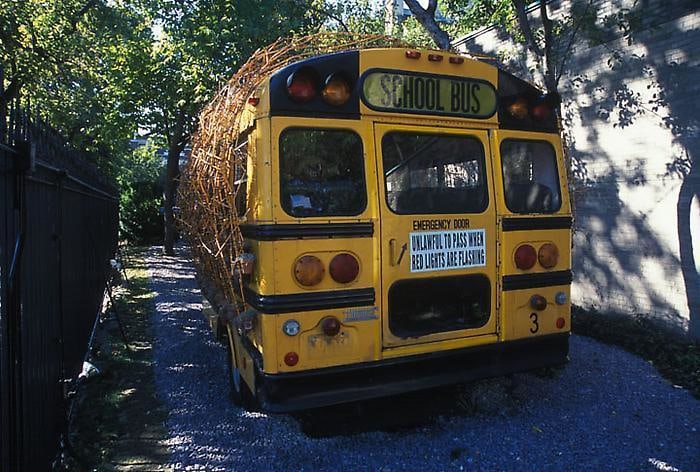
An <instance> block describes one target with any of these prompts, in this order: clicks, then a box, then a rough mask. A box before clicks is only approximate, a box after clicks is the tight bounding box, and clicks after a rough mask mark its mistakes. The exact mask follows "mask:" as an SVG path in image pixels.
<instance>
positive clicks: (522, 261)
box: [514, 244, 537, 270]
mask: <svg viewBox="0 0 700 472" xmlns="http://www.w3.org/2000/svg"><path fill="white" fill-rule="evenodd" d="M514 259H515V267H517V268H518V269H520V270H528V269H532V266H534V265H535V262H536V261H537V251H535V248H534V247H532V246H530V245H529V244H523V245H522V246H520V247H518V249H516V250H515V257H514Z"/></svg>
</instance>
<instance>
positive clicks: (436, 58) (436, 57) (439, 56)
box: [428, 54, 442, 62]
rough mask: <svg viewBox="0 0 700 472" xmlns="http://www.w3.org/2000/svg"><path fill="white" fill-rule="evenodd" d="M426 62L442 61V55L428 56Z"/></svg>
mask: <svg viewBox="0 0 700 472" xmlns="http://www.w3.org/2000/svg"><path fill="white" fill-rule="evenodd" d="M428 60H429V61H432V62H440V61H442V54H428Z"/></svg>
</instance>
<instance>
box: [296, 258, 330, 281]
mask: <svg viewBox="0 0 700 472" xmlns="http://www.w3.org/2000/svg"><path fill="white" fill-rule="evenodd" d="M325 272H326V269H325V268H324V267H323V262H321V259H319V258H318V257H316V256H302V257H300V258H299V259H297V261H296V262H295V263H294V277H295V278H296V279H297V282H299V283H300V284H301V285H303V286H304V287H311V286H312V285H316V284H317V283H319V282H320V281H321V279H323V274H325Z"/></svg>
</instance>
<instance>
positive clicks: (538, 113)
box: [532, 103, 553, 121]
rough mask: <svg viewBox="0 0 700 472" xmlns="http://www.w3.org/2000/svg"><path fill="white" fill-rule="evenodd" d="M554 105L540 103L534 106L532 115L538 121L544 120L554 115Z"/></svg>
mask: <svg viewBox="0 0 700 472" xmlns="http://www.w3.org/2000/svg"><path fill="white" fill-rule="evenodd" d="M552 111H553V110H552V107H551V105H549V104H547V103H538V104H537V105H535V106H534V107H533V108H532V117H533V118H534V119H536V120H538V121H543V120H546V119H547V118H549V117H550V116H552Z"/></svg>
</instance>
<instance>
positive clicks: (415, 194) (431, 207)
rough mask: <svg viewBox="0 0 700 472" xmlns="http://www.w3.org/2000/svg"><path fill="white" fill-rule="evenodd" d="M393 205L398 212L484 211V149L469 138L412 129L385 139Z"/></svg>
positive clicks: (389, 197)
mask: <svg viewBox="0 0 700 472" xmlns="http://www.w3.org/2000/svg"><path fill="white" fill-rule="evenodd" d="M382 158H383V163H384V178H385V182H386V195H387V203H388V205H389V208H391V210H392V211H394V212H395V213H398V214H404V215H405V214H409V215H410V214H434V213H481V212H483V211H484V210H485V209H486V207H487V206H488V187H487V184H486V173H485V171H484V168H485V165H484V148H483V146H482V144H481V142H480V141H479V140H478V139H476V138H472V137H468V136H444V135H442V136H441V135H434V134H417V133H406V132H391V133H387V134H386V135H385V136H384V137H383V138H382Z"/></svg>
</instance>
